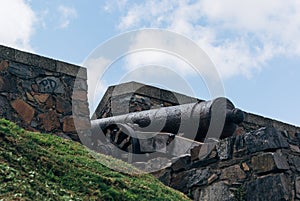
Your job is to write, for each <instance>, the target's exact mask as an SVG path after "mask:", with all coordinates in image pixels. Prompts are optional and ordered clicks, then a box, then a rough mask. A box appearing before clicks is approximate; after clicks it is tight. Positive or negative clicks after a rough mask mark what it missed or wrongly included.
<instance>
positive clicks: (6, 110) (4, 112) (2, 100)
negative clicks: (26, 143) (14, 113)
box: [0, 95, 11, 118]
mask: <svg viewBox="0 0 300 201" xmlns="http://www.w3.org/2000/svg"><path fill="white" fill-rule="evenodd" d="M10 113H11V111H10V105H9V103H8V101H7V99H6V97H4V96H1V95H0V118H3V117H6V118H8V117H10V115H11V114H10Z"/></svg>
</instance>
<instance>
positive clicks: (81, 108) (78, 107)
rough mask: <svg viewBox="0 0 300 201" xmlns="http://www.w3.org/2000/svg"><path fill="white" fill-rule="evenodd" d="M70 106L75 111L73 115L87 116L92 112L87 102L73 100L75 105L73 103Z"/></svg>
mask: <svg viewBox="0 0 300 201" xmlns="http://www.w3.org/2000/svg"><path fill="white" fill-rule="evenodd" d="M70 107H71V110H72V112H73V115H78V116H87V115H89V113H90V112H89V107H88V105H87V103H84V102H81V101H73V107H72V106H71V104H70Z"/></svg>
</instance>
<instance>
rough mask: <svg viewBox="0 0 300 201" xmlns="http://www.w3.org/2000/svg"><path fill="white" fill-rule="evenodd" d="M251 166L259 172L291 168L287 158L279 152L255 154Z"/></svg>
mask: <svg viewBox="0 0 300 201" xmlns="http://www.w3.org/2000/svg"><path fill="white" fill-rule="evenodd" d="M251 166H252V168H253V169H254V170H255V171H256V172H257V173H264V172H269V171H273V170H288V169H289V165H288V163H287V160H286V158H285V157H284V156H282V155H281V154H279V153H263V154H261V155H258V156H253V157H252V159H251Z"/></svg>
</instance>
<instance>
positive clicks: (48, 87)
mask: <svg viewBox="0 0 300 201" xmlns="http://www.w3.org/2000/svg"><path fill="white" fill-rule="evenodd" d="M36 83H37V84H38V88H39V92H40V93H56V94H62V93H64V91H65V90H64V86H63V84H62V83H61V81H60V79H59V78H56V77H53V76H48V77H45V78H42V79H41V78H37V79H36Z"/></svg>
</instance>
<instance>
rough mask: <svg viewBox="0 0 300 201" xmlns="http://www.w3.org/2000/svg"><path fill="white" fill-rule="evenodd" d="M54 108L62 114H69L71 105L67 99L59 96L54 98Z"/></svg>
mask: <svg viewBox="0 0 300 201" xmlns="http://www.w3.org/2000/svg"><path fill="white" fill-rule="evenodd" d="M56 110H57V112H59V113H62V114H69V113H70V112H72V105H71V103H70V102H69V101H67V100H65V99H63V98H61V97H57V98H56Z"/></svg>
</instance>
